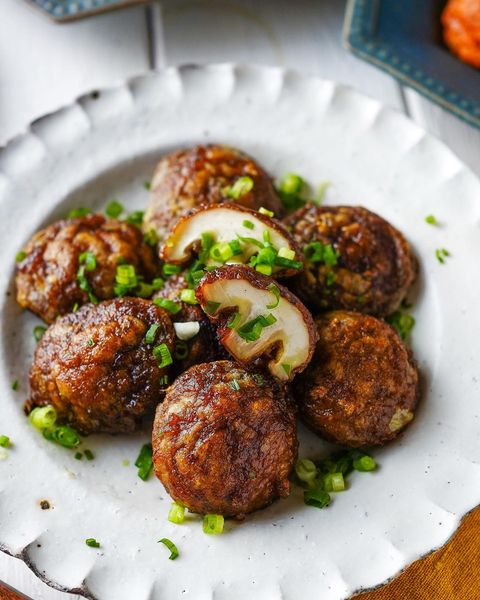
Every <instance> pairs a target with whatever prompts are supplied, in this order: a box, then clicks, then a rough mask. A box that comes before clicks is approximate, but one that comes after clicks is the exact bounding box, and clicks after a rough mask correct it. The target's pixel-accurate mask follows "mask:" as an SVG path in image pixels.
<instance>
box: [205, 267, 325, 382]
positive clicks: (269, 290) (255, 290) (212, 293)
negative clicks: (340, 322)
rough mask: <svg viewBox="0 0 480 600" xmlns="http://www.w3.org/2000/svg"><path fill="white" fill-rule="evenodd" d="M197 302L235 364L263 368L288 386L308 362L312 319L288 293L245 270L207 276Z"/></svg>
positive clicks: (225, 270)
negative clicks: (260, 364)
mask: <svg viewBox="0 0 480 600" xmlns="http://www.w3.org/2000/svg"><path fill="white" fill-rule="evenodd" d="M196 295H197V299H198V301H199V302H200V305H201V307H202V308H203V310H204V311H205V312H206V313H207V315H208V316H209V318H210V319H211V320H212V321H213V322H214V323H215V325H216V326H217V335H218V339H219V340H220V342H221V343H222V344H223V346H225V348H226V349H227V350H228V352H229V353H230V354H231V355H232V356H233V357H234V358H235V359H236V360H237V361H238V362H240V363H242V364H250V363H253V362H257V363H258V361H260V362H261V363H266V366H267V368H268V370H269V371H270V373H271V374H272V375H273V376H275V377H276V378H277V379H280V380H282V381H290V380H291V379H293V377H294V376H295V374H296V373H299V372H300V371H303V370H304V369H305V368H306V366H307V365H308V363H309V362H310V359H311V358H312V354H313V351H314V349H315V344H316V341H317V333H316V328H315V324H314V321H313V318H312V315H311V314H310V313H309V311H308V310H307V309H306V308H305V306H304V305H303V304H302V303H301V302H300V300H299V299H298V298H297V297H296V296H294V295H293V294H292V293H291V292H290V291H289V290H288V289H287V288H285V287H283V286H282V285H279V284H278V283H277V282H276V281H274V280H273V279H272V278H271V277H266V276H264V275H261V274H260V273H257V272H256V271H254V270H253V269H251V268H249V267H247V266H245V265H229V266H224V267H220V268H218V269H215V270H214V271H210V272H209V273H207V274H206V275H205V276H204V277H203V278H202V279H201V281H200V283H199V285H198V287H197V291H196Z"/></svg>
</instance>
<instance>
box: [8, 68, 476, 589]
mask: <svg viewBox="0 0 480 600" xmlns="http://www.w3.org/2000/svg"><path fill="white" fill-rule="evenodd" d="M213 141H216V142H222V143H227V144H232V145H234V146H238V147H239V148H241V149H243V150H245V151H247V152H249V153H250V154H251V155H252V156H254V157H255V158H256V159H258V160H259V161H260V162H261V163H262V164H263V165H265V167H266V168H267V170H269V171H270V172H271V173H272V174H274V175H275V176H280V175H282V174H283V173H285V172H286V171H295V172H298V173H300V174H302V175H303V176H304V177H305V178H306V179H307V180H308V181H310V182H311V183H312V184H314V185H316V184H318V183H320V182H321V181H323V180H329V181H331V182H332V187H331V188H330V189H329V191H328V195H327V201H328V202H329V203H331V204H333V203H335V204H337V203H342V204H343V203H345V204H361V205H363V206H366V207H368V208H370V209H372V210H373V211H376V212H378V213H379V214H380V215H382V216H383V217H385V218H386V219H388V220H389V221H390V222H392V223H393V225H395V226H396V227H398V228H399V229H400V230H401V231H403V232H404V233H405V235H406V236H407V238H408V239H409V240H410V242H411V244H412V245H413V248H414V250H415V252H416V254H417V255H418V257H419V260H420V265H421V274H420V280H419V285H418V289H417V293H416V298H415V307H414V315H415V318H416V319H417V324H416V326H415V329H414V332H413V349H414V351H415V353H416V356H417V358H418V361H419V365H420V368H421V372H422V377H423V398H422V402H421V405H420V407H419V410H418V414H417V418H416V419H415V421H414V423H413V424H412V426H411V427H410V428H409V430H408V431H407V433H406V435H405V436H404V437H403V438H402V439H401V440H399V441H398V442H396V443H394V444H392V445H390V446H387V447H385V448H383V449H381V450H378V451H376V452H375V457H376V458H377V460H378V462H379V464H380V465H381V468H380V469H379V471H378V472H376V473H373V474H359V473H354V474H352V476H351V478H350V483H351V485H350V489H349V490H348V491H347V492H345V493H343V494H337V495H336V496H335V498H334V502H333V503H332V505H331V506H330V507H329V508H328V509H325V510H318V509H315V508H311V507H307V506H305V505H304V504H303V501H302V496H301V490H299V489H296V490H294V492H293V493H292V495H291V497H290V498H289V499H288V500H285V501H280V502H277V503H275V504H274V505H273V506H271V507H270V508H268V509H266V510H263V511H260V512H258V513H256V514H254V515H251V516H249V517H248V518H247V519H246V521H245V522H244V523H242V524H234V523H227V526H226V532H225V533H224V534H223V535H221V536H217V537H212V536H207V535H205V534H203V532H202V527H201V522H200V520H199V519H198V518H197V519H194V518H192V520H189V521H188V522H187V523H186V524H184V525H181V526H176V525H173V524H172V523H169V522H168V520H167V513H168V508H169V504H170V501H169V498H168V496H167V495H166V493H165V491H164V490H163V488H162V486H161V485H160V483H158V481H156V479H155V478H154V477H152V478H151V479H150V480H149V481H147V482H143V481H141V480H140V479H139V478H138V477H137V475H136V469H135V468H134V467H133V462H134V460H135V457H136V455H137V452H138V450H139V448H140V445H141V444H142V443H143V441H145V440H146V439H147V435H138V436H133V437H126V436H117V437H106V436H92V437H90V438H88V440H87V442H86V444H85V445H86V446H87V447H89V448H91V449H92V450H93V452H94V453H95V456H96V458H95V460H93V461H91V462H86V461H85V460H83V461H77V460H75V459H74V457H73V454H74V453H73V452H70V451H68V450H65V449H63V448H61V447H58V446H55V445H53V444H51V443H49V442H47V441H46V440H44V439H43V438H42V436H41V435H39V434H38V432H36V431H34V430H33V429H32V428H31V427H30V426H29V424H28V421H27V419H25V416H24V414H23V412H22V404H23V401H24V399H25V398H26V396H27V394H28V387H27V385H28V384H27V374H28V368H29V364H30V361H31V359H32V352H33V347H34V341H33V336H32V328H33V326H34V324H36V323H37V320H36V319H35V318H34V317H33V316H32V315H30V314H27V313H23V314H22V312H21V311H20V309H19V308H18V306H17V305H16V303H15V299H14V298H15V297H14V284H13V277H14V267H15V254H16V252H17V251H18V250H19V249H20V248H21V246H22V244H23V243H24V242H25V241H26V240H27V239H28V238H29V237H30V236H31V235H32V234H33V233H34V232H35V231H36V230H37V229H38V228H39V227H41V226H43V225H45V224H46V223H49V222H52V221H53V220H55V219H57V218H59V217H60V216H62V215H65V214H66V213H67V211H68V210H69V209H70V208H72V207H75V206H79V205H81V206H85V205H86V206H91V207H93V208H100V207H102V206H104V205H105V204H106V202H107V201H108V200H110V199H111V198H112V197H116V198H118V199H119V200H120V201H121V202H123V203H124V204H125V205H126V206H128V207H129V208H140V207H144V206H145V204H146V202H147V197H148V194H147V192H146V191H145V189H144V187H143V182H144V181H145V180H148V179H149V178H150V177H151V173H152V169H153V167H154V165H155V162H156V160H158V158H159V156H160V155H162V154H163V153H165V152H168V151H170V150H172V149H174V148H177V147H178V146H187V145H190V144H194V143H198V142H213ZM429 214H434V215H435V216H436V217H437V219H438V221H439V223H440V225H439V226H438V227H433V226H431V225H428V224H426V223H425V221H424V218H425V216H426V215H429ZM0 227H1V237H0V247H1V252H2V258H3V261H2V263H3V268H2V270H1V271H0V294H1V298H2V299H3V302H2V305H1V328H2V347H1V370H0V377H1V389H2V394H1V396H0V407H1V413H0V414H1V426H0V430H1V431H0V434H5V435H9V436H10V437H11V439H12V441H13V443H14V446H13V448H11V449H10V450H9V451H8V452H9V453H8V458H7V459H6V460H3V461H0V546H1V548H2V549H3V550H5V551H6V552H9V553H11V554H13V555H15V556H18V557H20V558H22V559H23V560H25V561H26V562H27V563H28V564H29V565H30V567H31V568H32V569H33V570H34V571H35V572H36V573H37V574H38V575H39V576H40V577H41V578H42V579H44V580H46V581H48V582H49V583H50V584H51V585H54V586H55V587H58V588H60V589H64V590H70V591H75V592H77V593H83V594H85V595H87V596H88V597H89V598H98V599H100V600H133V599H134V600H161V599H162V600H163V599H165V598H169V599H171V598H192V599H195V600H207V599H208V600H210V599H213V598H214V599H215V600H244V599H245V598H248V599H249V600H266V599H268V600H280V599H283V600H297V599H298V598H302V599H303V600H309V599H318V598H322V600H337V599H339V598H345V597H347V596H349V595H350V594H352V593H353V592H354V591H356V590H359V589H360V588H368V587H371V586H375V585H377V584H379V583H381V582H383V581H385V580H387V579H388V578H389V577H392V576H393V575H395V574H397V573H398V572H399V571H400V570H401V569H403V568H404V567H405V566H406V565H407V564H408V563H410V562H411V561H413V560H414V559H416V558H418V557H419V556H421V555H424V554H426V553H427V552H429V551H430V550H432V549H433V548H436V547H438V546H439V545H441V544H443V543H444V542H445V541H446V540H447V539H448V538H449V537H450V536H451V535H452V533H453V532H454V531H455V529H456V527H457V526H458V523H459V521H460V519H461V517H462V516H463V515H464V514H465V513H466V512H467V511H469V510H470V509H471V508H472V507H474V506H475V505H476V504H478V503H479V502H480V466H479V463H480V443H479V442H480V439H479V431H480V418H479V413H480V404H479V401H478V398H479V395H480V384H479V377H480V374H479V367H478V356H479V349H480V342H479V337H478V334H479V331H480V311H479V308H478V299H479V297H480V278H479V277H478V273H479V267H478V265H479V259H480V183H479V181H478V179H476V177H475V176H474V175H473V174H472V173H471V172H470V171H468V170H467V169H466V168H465V167H464V166H463V165H462V164H461V163H460V162H459V161H458V160H457V158H455V156H453V154H452V153H451V152H450V151H449V150H448V149H447V148H445V147H444V146H443V145H442V144H440V143H439V142H438V141H436V140H435V139H432V138H431V137H430V136H428V135H427V134H426V133H425V132H424V131H422V130H421V129H419V128H418V127H417V126H416V125H414V124H413V123H412V122H410V121H409V120H408V119H407V118H405V117H404V116H402V115H400V114H398V113H396V112H393V111H391V110H388V109H386V108H384V107H383V106H381V105H380V104H379V103H378V102H377V101H375V100H372V99H370V98H367V97H365V96H362V95H360V94H359V93H357V92H355V91H352V90H351V89H348V88H345V87H343V86H340V85H337V84H335V83H332V82H329V81H323V80H321V79H319V78H317V77H310V76H305V75H300V74H298V73H294V72H289V71H287V72H285V71H282V70H279V69H276V68H263V67H261V68H260V67H240V66H231V65H219V66H209V67H200V68H198V67H185V68H181V69H168V70H165V71H162V72H159V73H153V74H151V75H148V76H145V77H140V78H137V79H133V80H130V81H128V82H126V83H124V84H122V85H120V86H119V87H117V88H115V89H110V90H106V91H104V92H101V93H100V94H99V95H96V94H95V95H87V96H83V97H82V98H79V99H78V101H77V102H76V103H74V104H73V105H71V106H69V107H67V108H65V109H63V110H60V111H58V112H56V113H54V114H52V115H49V116H47V117H45V118H43V119H40V120H39V121H37V122H35V123H34V124H33V125H32V126H31V128H30V130H29V131H28V133H26V134H25V135H23V136H20V137H19V138H17V139H15V140H13V141H12V142H11V143H10V144H9V145H8V146H7V147H6V148H5V149H4V150H2V151H1V152H0ZM437 248H446V249H448V250H449V251H450V253H451V256H450V257H448V258H447V261H446V263H445V264H444V265H442V264H440V263H439V262H438V261H437V260H436V258H435V250H436V249H437ZM15 379H18V380H19V382H20V389H19V390H18V391H17V392H14V391H12V390H11V382H12V381H13V380H15ZM300 438H301V451H300V454H301V456H309V457H320V456H322V455H323V454H324V453H325V452H326V449H327V445H326V444H323V443H322V442H321V441H320V440H319V439H317V438H315V437H314V436H313V435H312V434H309V433H308V432H306V431H305V430H303V429H301V430H300ZM124 459H129V460H130V463H131V466H130V467H125V466H123V465H122V461H123V460H124ZM43 499H46V500H48V501H49V502H50V503H51V506H52V508H51V509H50V510H41V508H40V506H39V502H40V501H41V500H43ZM89 537H94V538H96V539H97V540H99V541H100V542H101V548H100V549H99V550H95V549H92V548H89V547H87V546H86V545H85V539H86V538H89ZM162 537H168V538H170V539H172V540H173V541H174V542H175V543H176V544H177V546H178V547H179V550H180V553H181V555H180V557H179V558H178V559H177V560H175V561H169V560H168V551H167V549H166V548H165V547H164V546H163V545H162V544H158V543H157V541H158V540H159V539H160V538H162Z"/></svg>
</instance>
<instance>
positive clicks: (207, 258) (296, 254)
mask: <svg viewBox="0 0 480 600" xmlns="http://www.w3.org/2000/svg"><path fill="white" fill-rule="evenodd" d="M202 240H203V243H202ZM205 240H208V248H205ZM213 246H215V248H213ZM266 248H269V249H271V250H265V249H266ZM262 251H263V252H262ZM271 251H273V252H271ZM215 252H218V255H215ZM193 254H197V255H199V256H200V257H201V259H202V262H203V263H204V264H206V265H207V266H212V265H213V266H221V265H222V264H246V263H248V262H249V261H251V259H252V257H256V256H259V257H260V256H261V255H262V260H263V259H264V258H265V257H266V256H268V255H269V254H270V255H272V256H273V257H275V260H274V261H272V263H271V265H270V266H271V273H272V274H275V275H281V276H282V277H287V276H290V275H295V274H297V273H298V272H299V271H300V270H301V269H302V267H303V255H302V253H301V251H300V249H299V247H298V246H297V244H296V242H295V241H294V240H293V238H292V236H291V235H290V233H289V232H288V231H287V229H285V227H284V226H283V225H282V224H281V223H280V222H279V221H276V220H275V219H272V218H271V217H269V216H268V215H266V214H263V213H261V212H257V211H255V210H250V209H249V208H245V207H243V206H240V205H238V204H234V203H231V202H225V203H222V204H213V205H207V206H205V205H204V206H201V207H199V208H197V209H194V210H192V211H191V212H190V213H189V214H187V215H186V216H184V217H182V218H181V219H179V220H178V221H177V223H176V225H175V227H174V228H173V231H172V232H171V234H170V236H169V237H168V238H167V240H166V241H165V242H164V244H163V245H162V246H161V248H160V258H161V259H162V260H164V261H165V262H168V263H174V264H184V263H186V262H188V261H189V260H190V259H191V258H192V255H193ZM254 262H255V261H254ZM262 264H263V265H264V263H262ZM254 266H255V265H254ZM256 268H258V267H256ZM259 270H260V271H262V268H260V269H259ZM267 271H268V265H267Z"/></svg>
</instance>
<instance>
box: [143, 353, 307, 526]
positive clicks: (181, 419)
mask: <svg viewBox="0 0 480 600" xmlns="http://www.w3.org/2000/svg"><path fill="white" fill-rule="evenodd" d="M297 446H298V443H297V436H296V426H295V416H294V411H293V407H292V405H291V403H290V401H289V399H287V397H286V396H285V392H284V388H282V387H280V386H279V385H278V384H277V383H275V381H274V380H273V379H271V378H270V377H268V376H266V375H257V374H255V373H252V372H249V371H247V370H245V369H243V368H242V367H240V366H239V365H237V364H236V363H234V362H230V361H218V362H213V363H206V364H202V365H196V366H195V367H192V368H191V369H189V370H188V371H186V372H185V373H184V374H183V375H181V376H180V377H179V378H178V379H177V380H176V381H175V383H174V384H173V385H172V386H171V387H170V388H169V389H168V392H167V396H166V398H165V402H164V403H163V404H162V405H159V406H158V408H157V412H156V415H155V422H154V426H153V461H154V466H155V472H156V474H157V477H158V478H159V479H160V481H161V482H162V483H163V485H164V486H165V488H166V489H167V491H168V493H169V494H170V495H171V496H172V498H173V499H174V500H176V501H177V502H179V503H181V504H183V505H184V506H186V507H187V508H188V509H189V510H191V511H192V512H196V513H200V514H207V513H214V514H222V515H224V516H232V517H233V516H235V517H239V518H240V517H242V516H243V515H245V514H247V513H249V512H252V511H254V510H257V509H259V508H262V507H264V506H266V505H268V504H270V503H271V502H272V501H273V500H275V499H276V498H278V497H284V496H287V495H288V493H289V489H290V486H289V481H288V475H289V473H290V471H291V469H292V466H293V463H294V461H295V458H296V455H297Z"/></svg>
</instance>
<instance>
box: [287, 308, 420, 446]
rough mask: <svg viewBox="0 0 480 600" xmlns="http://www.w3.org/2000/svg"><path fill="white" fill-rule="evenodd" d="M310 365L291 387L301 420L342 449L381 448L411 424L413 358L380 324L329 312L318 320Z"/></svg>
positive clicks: (415, 388)
mask: <svg viewBox="0 0 480 600" xmlns="http://www.w3.org/2000/svg"><path fill="white" fill-rule="evenodd" d="M316 324H317V328H318V335H319V342H318V344H317V348H316V351H315V354H314V356H313V359H312V362H311V363H310V365H309V366H308V367H307V369H306V370H305V371H304V372H303V373H302V374H300V375H299V376H298V377H297V378H296V379H295V380H294V383H293V390H294V394H295V398H296V400H297V402H298V406H299V410H300V415H301V417H302V419H303V421H304V422H305V423H306V425H307V426H308V427H310V428H311V429H312V430H313V431H315V432H316V433H318V434H320V435H321V436H322V437H324V438H325V439H327V440H330V441H332V442H337V443H339V444H343V445H345V446H352V447H360V446H370V445H378V444H384V443H385V442H388V441H389V440H392V439H393V438H395V437H396V436H397V435H398V434H399V433H400V432H401V431H402V430H403V428H404V427H405V426H406V425H407V424H408V423H409V422H410V421H411V420H412V419H413V416H414V410H415V407H416V405H417V402H418V399H419V395H420V388H419V377H418V372H417V368H416V364H415V361H414V359H413V355H412V353H411V352H410V351H409V350H408V349H407V347H406V346H405V345H404V344H403V342H402V340H401V339H400V337H399V336H398V334H397V333H396V332H395V331H394V330H393V329H392V328H391V327H390V326H389V325H388V324H387V323H385V322H384V321H381V320H379V319H376V318H375V317H372V316H369V315H362V314H360V313H354V312H347V311H340V310H339V311H332V312H329V313H325V314H323V315H321V316H320V317H318V318H317V319H316Z"/></svg>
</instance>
